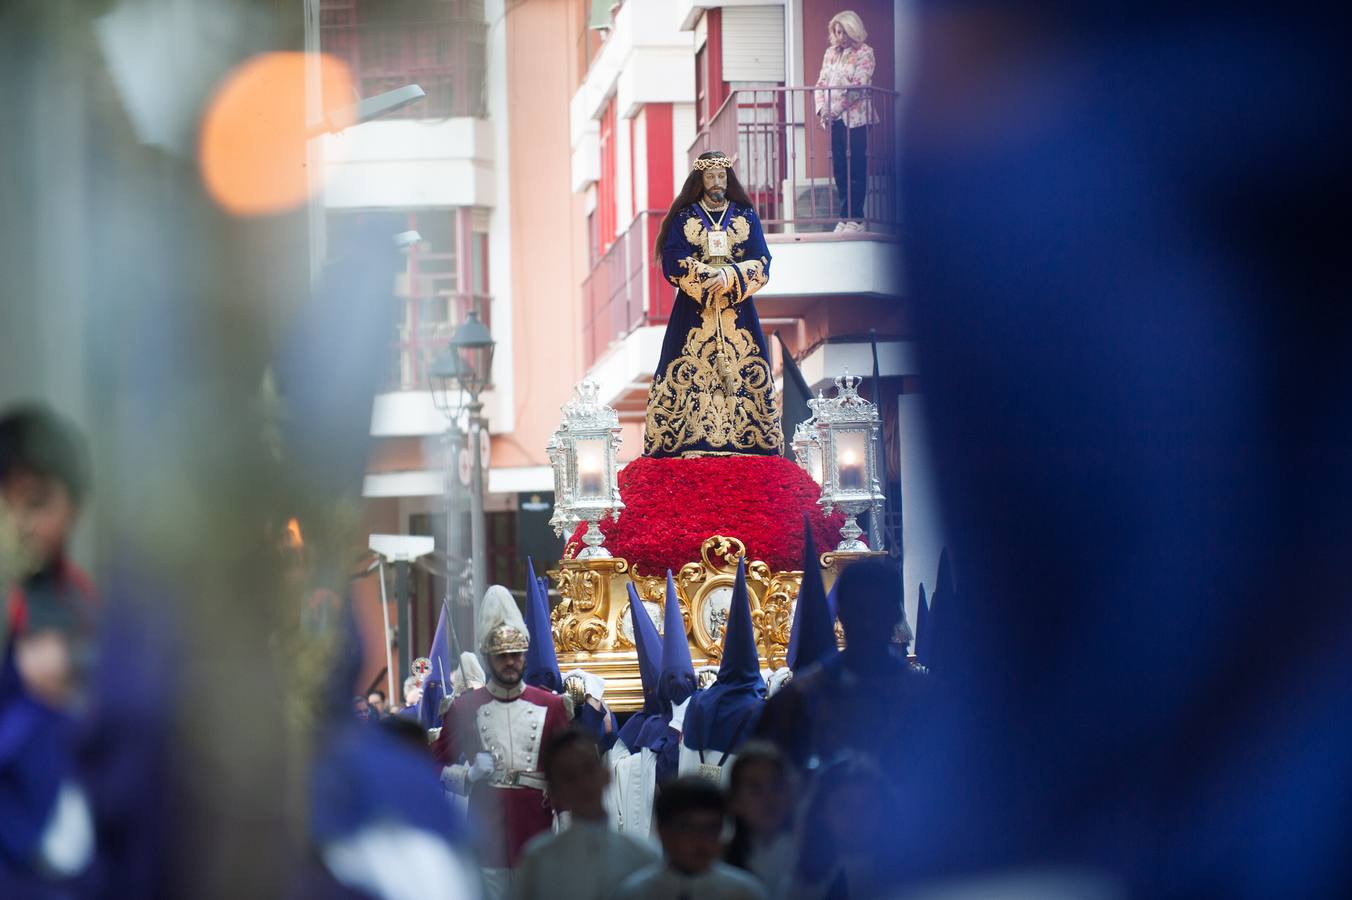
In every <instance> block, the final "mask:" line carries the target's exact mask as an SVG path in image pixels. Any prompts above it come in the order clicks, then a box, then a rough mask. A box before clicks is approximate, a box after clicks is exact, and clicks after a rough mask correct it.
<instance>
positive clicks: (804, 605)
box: [786, 515, 840, 672]
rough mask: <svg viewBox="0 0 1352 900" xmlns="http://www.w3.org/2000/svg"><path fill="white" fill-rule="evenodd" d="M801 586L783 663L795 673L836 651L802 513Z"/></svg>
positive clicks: (833, 626) (833, 622)
mask: <svg viewBox="0 0 1352 900" xmlns="http://www.w3.org/2000/svg"><path fill="white" fill-rule="evenodd" d="M803 525H804V528H803V537H804V540H803V585H802V587H801V588H799V590H798V602H797V603H796V604H794V607H793V631H792V632H791V633H790V634H789V648H788V653H787V656H786V662H787V663H788V666H789V668H790V669H791V670H792V671H794V672H797V671H798V670H799V669H805V668H807V667H808V666H810V665H812V664H813V663H817V662H822V661H823V660H826V659H830V658H831V657H832V656H835V655H836V654H837V653H839V652H840V649H839V647H838V646H837V644H836V620H835V616H834V615H832V612H831V610H830V609H829V608H828V607H827V605H826V586H825V585H823V584H822V570H821V564H820V563H819V562H818V560H817V548H816V546H815V545H814V544H813V541H812V530H811V528H810V527H809V526H808V523H807V516H806V515H805V516H803Z"/></svg>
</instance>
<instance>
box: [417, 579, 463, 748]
mask: <svg viewBox="0 0 1352 900" xmlns="http://www.w3.org/2000/svg"><path fill="white" fill-rule="evenodd" d="M451 643H452V642H451V634H450V624H449V623H448V622H447V621H446V604H445V602H443V603H442V604H441V615H439V616H438V617H437V630H436V632H434V633H433V635H432V646H431V647H429V648H428V649H427V658H428V660H430V661H431V663H432V669H431V671H429V672H428V673H427V680H426V681H424V682H423V693H422V700H421V701H420V702H419V703H418V721H419V722H421V723H422V727H423V728H436V727H437V726H438V725H440V724H441V713H440V710H441V700H442V698H443V697H445V696H446V688H447V686H448V685H449V684H450V680H451V673H452V672H454V671H455V667H456V665H457V664H458V662H459V660H458V658H457V657H456V648H455V647H453V646H451Z"/></svg>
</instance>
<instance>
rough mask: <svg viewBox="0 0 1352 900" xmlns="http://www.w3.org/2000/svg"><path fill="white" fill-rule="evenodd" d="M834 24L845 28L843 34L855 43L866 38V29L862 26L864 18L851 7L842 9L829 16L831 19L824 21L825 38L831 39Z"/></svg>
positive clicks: (859, 42)
mask: <svg viewBox="0 0 1352 900" xmlns="http://www.w3.org/2000/svg"><path fill="white" fill-rule="evenodd" d="M836 25H840V27H841V28H843V29H844V30H845V36H846V37H848V38H849V39H850V40H852V41H854V42H855V43H856V44H862V43H864V41H866V40H868V29H866V28H865V27H864V20H863V19H861V18H859V13H857V12H855V11H854V10H852V9H844V10H841V11H840V12H838V13H836V14H835V15H834V16H832V17H831V21H830V22H827V23H826V40H827V41H828V42H829V41H830V40H831V32H832V31H833V30H834V29H835V27H836Z"/></svg>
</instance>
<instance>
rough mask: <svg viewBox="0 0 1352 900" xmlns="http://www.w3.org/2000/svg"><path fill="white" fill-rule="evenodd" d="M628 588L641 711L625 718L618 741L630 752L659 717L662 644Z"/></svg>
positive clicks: (634, 595) (650, 621)
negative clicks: (650, 720) (645, 729)
mask: <svg viewBox="0 0 1352 900" xmlns="http://www.w3.org/2000/svg"><path fill="white" fill-rule="evenodd" d="M626 586H627V587H628V588H629V621H630V623H631V624H632V626H633V630H634V650H635V652H636V653H637V654H638V677H639V680H640V681H641V682H642V683H643V708H642V709H641V710H639V711H638V712H636V713H634V714H633V715H632V716H630V717H629V719H628V721H626V722H625V723H624V726H623V727H622V728H621V729H620V740H622V741H624V745H625V746H626V747H628V748H629V749H630V750H635V749H637V748H638V746H639V744H638V735H639V731H641V730H642V728H643V725H644V723H646V722H647V721H648V719H649V718H650V717H651V716H661V715H662V712H663V709H662V707H663V704H662V701H661V700H660V699H659V698H658V696H657V683H658V679H659V677H660V675H661V671H662V642H661V638H659V637H658V636H657V626H656V625H654V624H653V620H652V617H651V616H649V615H648V608H647V607H646V606H644V605H643V601H642V600H640V599H639V597H638V591H636V590H634V585H633V583H632V582H631V583H629V584H628V585H626Z"/></svg>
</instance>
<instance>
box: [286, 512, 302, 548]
mask: <svg viewBox="0 0 1352 900" xmlns="http://www.w3.org/2000/svg"><path fill="white" fill-rule="evenodd" d="M286 546H287V547H289V548H290V549H292V550H300V549H301V548H303V547H304V546H305V538H304V537H303V536H302V535H301V533H300V520H299V519H297V518H296V517H295V516H292V517H291V518H289V519H287V520H286Z"/></svg>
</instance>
